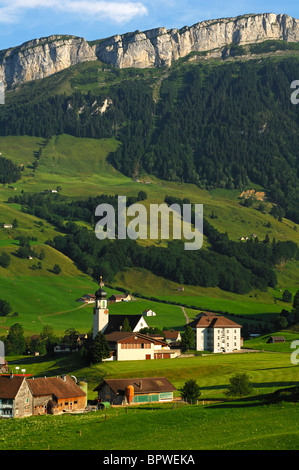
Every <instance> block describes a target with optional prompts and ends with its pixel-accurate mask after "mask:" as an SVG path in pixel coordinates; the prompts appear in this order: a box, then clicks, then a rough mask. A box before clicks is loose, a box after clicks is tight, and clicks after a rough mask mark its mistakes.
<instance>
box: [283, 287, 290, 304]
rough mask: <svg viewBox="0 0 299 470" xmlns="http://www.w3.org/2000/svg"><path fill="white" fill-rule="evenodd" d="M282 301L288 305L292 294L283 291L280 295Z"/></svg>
mask: <svg viewBox="0 0 299 470" xmlns="http://www.w3.org/2000/svg"><path fill="white" fill-rule="evenodd" d="M282 300H283V301H284V302H288V303H290V302H292V293H291V292H290V291H288V290H287V289H285V290H284V291H283V294H282Z"/></svg>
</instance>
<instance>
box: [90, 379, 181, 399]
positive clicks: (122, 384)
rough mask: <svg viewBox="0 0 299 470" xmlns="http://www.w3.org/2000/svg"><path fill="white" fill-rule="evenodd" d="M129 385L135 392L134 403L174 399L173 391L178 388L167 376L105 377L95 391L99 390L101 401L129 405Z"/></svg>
mask: <svg viewBox="0 0 299 470" xmlns="http://www.w3.org/2000/svg"><path fill="white" fill-rule="evenodd" d="M128 387H130V388H131V390H132V392H133V393H132V401H131V403H132V404H138V403H153V402H155V403H157V402H166V401H172V400H173V393H174V392H176V390H177V389H176V388H175V387H174V386H173V385H172V384H171V383H170V382H169V381H168V379H167V378H166V377H146V378H132V379H103V380H102V382H101V383H100V384H99V385H98V386H97V387H96V388H95V389H94V391H96V392H98V398H99V400H100V401H101V402H109V403H111V404H113V405H127V404H128V403H129V400H128V395H127V390H128Z"/></svg>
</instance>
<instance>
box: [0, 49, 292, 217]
mask: <svg viewBox="0 0 299 470" xmlns="http://www.w3.org/2000/svg"><path fill="white" fill-rule="evenodd" d="M259 47H260V48H262V46H261V45H260V46H259ZM263 47H264V48H265V47H266V48H267V47H268V48H269V47H270V49H271V47H273V45H271V44H270V45H269V44H268V45H264V46H263ZM275 47H276V46H275ZM298 77H299V59H298V58H297V57H295V56H290V57H285V58H275V59H273V58H272V59H271V58H266V59H263V60H250V61H243V62H241V61H240V62H239V61H235V62H230V63H228V62H225V61H223V62H222V63H220V64H218V63H217V64H213V63H209V62H207V63H196V64H192V65H189V66H183V65H180V64H179V63H178V64H175V65H173V66H172V67H171V68H170V69H169V72H168V74H167V75H166V76H165V77H164V79H163V80H162V81H161V86H160V88H159V96H158V99H154V96H153V87H154V85H155V82H154V79H153V77H152V76H151V75H149V76H147V75H146V73H145V72H144V73H143V74H141V75H140V76H139V77H138V76H136V77H135V78H134V79H128V78H127V79H124V80H120V81H118V82H117V83H111V85H109V86H108V85H107V84H106V85H105V87H102V88H100V89H98V90H97V91H88V92H86V93H84V92H82V91H79V90H76V91H74V92H73V93H72V94H70V95H66V94H60V95H58V94H57V95H55V94H51V95H50V96H49V97H47V98H46V97H45V96H44V95H42V96H41V98H38V96H35V97H34V99H31V98H32V96H31V95H30V94H28V96H27V95H26V94H24V96H23V97H22V99H21V100H19V101H18V100H16V99H12V100H11V101H9V100H8V103H7V105H6V106H2V107H1V108H0V134H1V135H24V134H28V135H34V136H40V137H44V138H50V137H52V136H53V135H57V134H62V133H67V134H71V135H74V136H77V137H91V138H95V139H100V138H104V137H115V138H117V139H118V140H119V141H120V142H121V143H122V145H121V146H119V147H118V149H117V150H116V152H114V153H111V154H110V155H109V157H108V159H109V161H110V162H111V163H112V164H113V165H114V167H115V168H117V169H118V170H120V171H121V172H122V173H124V174H126V175H127V176H137V175H138V174H140V173H142V172H147V173H148V174H153V175H155V176H157V177H159V178H161V179H165V180H172V181H184V182H188V183H194V184H196V185H198V186H199V187H200V188H203V189H207V190H210V189H213V188H227V189H234V188H238V189H243V188H244V187H245V186H246V185H248V184H252V183H254V184H258V185H260V186H261V187H262V188H264V189H265V191H266V192H267V194H269V196H270V198H271V200H272V201H273V202H274V203H275V204H277V205H278V206H279V207H280V208H281V209H282V211H283V215H284V216H286V217H287V218H289V219H291V220H293V221H294V222H296V223H299V209H298V207H299V204H298V202H299V201H298V190H299V187H298V186H299V185H298V168H299V161H298V160H299V148H298V125H299V106H295V105H293V104H292V103H291V100H290V97H291V89H290V84H291V83H292V81H293V80H295V79H298ZM106 98H109V99H110V100H111V103H112V104H111V106H109V108H108V109H107V111H106V112H105V113H104V114H101V113H100V112H99V111H98V109H97V106H98V105H99V104H100V103H102V102H103V101H104V100H105V99H106ZM95 103H97V104H96V105H95Z"/></svg>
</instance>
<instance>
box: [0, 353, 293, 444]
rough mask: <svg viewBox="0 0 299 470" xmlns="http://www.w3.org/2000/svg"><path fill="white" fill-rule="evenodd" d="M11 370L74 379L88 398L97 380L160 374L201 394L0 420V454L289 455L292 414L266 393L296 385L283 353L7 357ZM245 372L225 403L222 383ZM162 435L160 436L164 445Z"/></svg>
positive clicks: (289, 407)
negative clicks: (91, 360) (241, 393)
mask: <svg viewBox="0 0 299 470" xmlns="http://www.w3.org/2000/svg"><path fill="white" fill-rule="evenodd" d="M14 359H15V360H13V361H11V363H10V367H11V368H12V369H13V368H14V367H15V366H16V365H19V366H22V367H23V368H26V374H27V373H32V374H34V375H35V376H39V375H40V376H41V375H48V376H51V375H52V376H53V375H55V374H61V373H62V372H64V373H68V374H73V375H75V376H76V377H77V378H78V379H79V378H80V379H83V378H84V379H85V380H87V381H88V397H89V398H90V399H93V398H95V392H93V391H92V390H93V389H94V387H96V386H97V385H98V384H99V382H100V381H101V379H102V377H106V378H113V377H150V376H152V377H155V376H156V377H157V376H166V377H167V378H168V379H169V380H170V382H172V383H173V384H174V385H175V387H176V388H177V389H178V392H176V395H177V396H179V388H180V387H182V386H183V384H184V383H185V381H186V380H188V379H190V378H194V379H195V380H196V381H197V383H198V384H199V386H200V389H201V392H202V395H201V397H200V399H199V401H198V403H197V404H196V405H195V404H194V405H186V404H185V405H183V404H180V403H179V402H176V401H175V402H173V403H169V404H163V405H162V404H150V405H138V406H131V407H128V410H126V409H125V408H124V407H111V408H110V409H108V410H105V411H97V412H91V413H88V414H74V415H61V416H49V415H46V416H38V417H29V418H25V419H22V420H7V421H3V422H1V431H2V433H1V436H0V449H1V450H8V449H14V450H17V449H24V450H47V449H49V450H62V449H63V450H75V449H76V450H102V451H104V450H246V449H248V450H276V449H277V450H278V449H279V450H296V449H298V442H299V439H298V437H299V428H298V419H299V408H298V406H297V405H296V404H294V403H292V402H290V403H289V402H280V403H271V402H269V401H268V399H267V395H268V394H271V393H273V392H274V391H275V390H277V389H278V388H286V387H290V386H293V385H298V381H299V369H298V367H297V366H295V365H293V364H292V363H291V361H290V354H288V353H270V352H264V353H240V354H227V355H208V356H202V357H186V358H180V359H174V360H167V359H166V360H155V361H128V362H123V363H117V362H115V363H102V364H98V365H93V366H90V367H84V366H83V367H81V368H79V369H77V368H76V365H78V364H79V363H80V359H79V358H78V357H76V355H71V356H62V357H60V358H52V359H45V358H42V357H39V358H23V359H22V358H18V359H17V358H14ZM236 369H237V370H238V372H246V373H247V374H248V375H249V376H250V380H251V382H252V384H253V386H254V392H253V394H252V396H251V397H247V398H244V399H242V400H241V399H237V400H233V401H232V400H228V399H227V398H226V397H225V390H226V387H227V385H228V383H229V378H230V377H231V376H232V375H234V373H235V371H236ZM120 430H123V431H124V432H120ZM161 436H164V437H163V439H162V438H161Z"/></svg>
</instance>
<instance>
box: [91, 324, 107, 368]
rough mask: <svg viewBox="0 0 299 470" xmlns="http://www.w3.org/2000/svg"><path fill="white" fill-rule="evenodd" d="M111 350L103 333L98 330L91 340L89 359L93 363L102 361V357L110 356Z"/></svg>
mask: <svg viewBox="0 0 299 470" xmlns="http://www.w3.org/2000/svg"><path fill="white" fill-rule="evenodd" d="M110 355H111V350H110V348H109V345H108V341H107V340H106V338H105V335H104V334H103V333H102V332H101V331H99V332H98V334H97V335H96V337H95V338H94V340H93V344H92V347H91V360H92V362H93V363H94V364H97V363H98V362H102V360H103V359H106V358H108V357H110Z"/></svg>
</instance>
